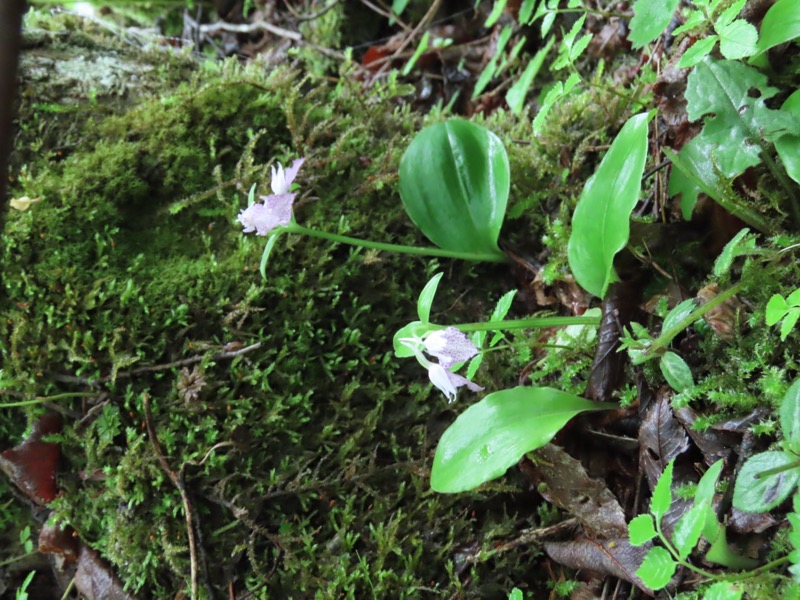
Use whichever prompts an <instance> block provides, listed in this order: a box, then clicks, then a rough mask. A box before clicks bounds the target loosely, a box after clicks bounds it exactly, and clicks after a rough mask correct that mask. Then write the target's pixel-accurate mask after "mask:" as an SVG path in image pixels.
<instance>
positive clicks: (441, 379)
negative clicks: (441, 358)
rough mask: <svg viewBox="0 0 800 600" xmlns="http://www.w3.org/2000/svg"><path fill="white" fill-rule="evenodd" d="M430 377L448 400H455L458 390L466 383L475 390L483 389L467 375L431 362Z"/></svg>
mask: <svg viewBox="0 0 800 600" xmlns="http://www.w3.org/2000/svg"><path fill="white" fill-rule="evenodd" d="M428 377H429V378H430V380H431V383H432V384H433V385H435V386H436V387H437V388H439V389H440V390H441V391H442V393H444V395H445V396H447V401H448V402H453V401H454V400H455V399H456V392H457V390H458V388H460V387H461V386H464V385H465V386H467V388H468V389H470V390H472V391H473V392H480V391H481V390H483V388H482V387H481V386H479V385H478V384H477V383H473V382H471V381H470V380H469V379H467V378H466V377H462V376H461V375H458V374H457V373H453V372H452V371H450V370H449V369H446V368H445V367H444V366H442V365H437V364H431V366H430V367H428Z"/></svg>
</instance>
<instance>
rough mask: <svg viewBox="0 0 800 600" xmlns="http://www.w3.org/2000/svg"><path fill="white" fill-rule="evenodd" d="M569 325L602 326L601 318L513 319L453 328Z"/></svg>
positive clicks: (473, 328) (489, 329) (475, 328)
mask: <svg viewBox="0 0 800 600" xmlns="http://www.w3.org/2000/svg"><path fill="white" fill-rule="evenodd" d="M568 325H600V317H539V318H532V319H513V320H509V321H484V322H481V323H462V324H460V325H453V327H456V328H457V329H459V330H460V331H463V332H464V333H471V332H473V331H510V330H513V329H535V328H538V327H564V326H568ZM443 328H444V326H443Z"/></svg>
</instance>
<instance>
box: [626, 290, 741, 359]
mask: <svg viewBox="0 0 800 600" xmlns="http://www.w3.org/2000/svg"><path fill="white" fill-rule="evenodd" d="M743 287H744V283H743V282H741V281H740V282H739V283H737V284H736V285H734V286H733V287H731V288H728V289H727V290H725V291H724V292H722V293H721V294H718V295H717V296H716V297H715V298H713V299H712V300H709V301H708V302H706V303H705V304H703V305H702V306H699V307H697V308H696V309H695V310H693V311H692V312H691V313H689V314H688V315H687V316H686V317H684V318H683V319H681V320H680V321H678V323H676V324H675V325H674V326H673V327H671V328H669V329H667V330H666V331H662V332H661V335H660V336H658V337H657V338H656V339H655V340H653V343H652V344H650V346H648V347H647V349H646V350H644V351H643V352H642V355H641V358H639V359H638V360H636V361H634V362H635V363H636V364H640V363H643V362H645V361H646V360H649V359H651V358H653V356H655V352H656V351H657V350H660V349H661V348H664V347H665V346H668V345H669V343H670V342H671V341H672V340H673V338H674V337H675V336H676V335H678V334H679V333H680V332H681V331H683V330H684V329H686V328H687V327H689V325H691V324H692V323H694V322H695V321H697V319H699V318H701V317H702V316H703V315H704V314H706V313H707V312H709V311H710V310H711V309H712V308H715V307H717V306H719V305H720V304H722V303H723V302H725V301H726V300H727V299H728V298H731V297H733V296H735V295H736V294H737V293H739V290H741V289H742V288H743Z"/></svg>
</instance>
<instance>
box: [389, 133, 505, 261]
mask: <svg viewBox="0 0 800 600" xmlns="http://www.w3.org/2000/svg"><path fill="white" fill-rule="evenodd" d="M509 187H510V174H509V165H508V156H507V155H506V151H505V148H504V147H503V143H502V142H501V141H500V139H499V138H498V137H497V136H496V135H495V134H493V133H492V132H490V131H488V130H487V129H484V128H483V127H481V126H479V125H476V124H474V123H470V122H468V121H462V120H458V119H453V120H450V121H446V122H444V123H437V124H435V125H431V126H430V127H426V128H425V129H423V130H422V131H420V132H419V133H418V134H417V135H416V137H415V138H414V140H413V141H412V142H411V144H410V145H409V146H408V149H407V150H406V152H405V154H403V158H402V160H401V161H400V197H401V199H402V201H403V206H404V207H405V209H406V212H408V215H409V217H411V220H412V221H413V222H414V223H415V224H416V225H417V227H419V228H420V229H421V230H422V232H423V233H424V234H425V235H426V236H427V237H428V239H430V240H431V241H432V242H433V243H434V244H436V245H437V246H439V247H440V248H444V249H446V250H453V251H457V252H465V253H471V254H485V255H486V256H487V260H489V259H490V258H489V257H495V258H494V259H501V258H502V259H504V257H505V255H504V254H503V253H502V252H501V251H500V249H499V248H498V246H497V238H498V236H499V234H500V228H501V227H502V225H503V219H504V218H505V212H506V204H507V202H508V192H509Z"/></svg>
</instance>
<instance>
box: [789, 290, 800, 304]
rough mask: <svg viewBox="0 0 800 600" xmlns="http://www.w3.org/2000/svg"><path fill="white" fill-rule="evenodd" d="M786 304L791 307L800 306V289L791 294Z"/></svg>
mask: <svg viewBox="0 0 800 600" xmlns="http://www.w3.org/2000/svg"><path fill="white" fill-rule="evenodd" d="M786 304H788V305H789V306H800V288H798V289H796V290H795V291H793V292H792V293H791V294H789V297H788V298H786Z"/></svg>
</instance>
